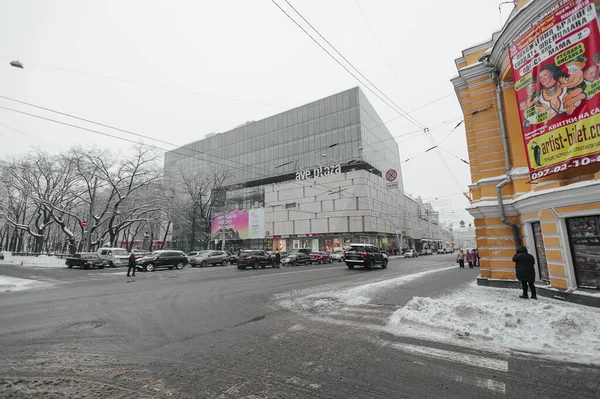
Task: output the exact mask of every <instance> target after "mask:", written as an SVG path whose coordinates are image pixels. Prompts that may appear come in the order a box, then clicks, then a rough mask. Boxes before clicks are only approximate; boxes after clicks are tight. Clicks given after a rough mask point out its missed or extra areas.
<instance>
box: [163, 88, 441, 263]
mask: <svg viewBox="0 0 600 399" xmlns="http://www.w3.org/2000/svg"><path fill="white" fill-rule="evenodd" d="M215 165H218V166H219V167H222V168H224V169H227V170H229V171H232V172H233V173H231V174H230V176H229V178H228V180H227V188H226V190H225V191H226V192H225V193H224V197H225V198H224V200H223V201H221V203H220V204H219V207H218V209H215V211H216V212H215V215H214V216H212V220H213V223H212V225H213V226H212V233H213V236H212V237H211V240H212V241H215V240H222V239H225V240H226V242H227V243H228V247H230V248H231V247H233V248H242V247H243V248H267V249H280V250H291V249H298V248H307V247H308V248H312V249H313V250H326V251H331V250H333V249H334V248H340V247H343V246H344V245H345V244H347V243H349V242H365V243H371V244H375V245H378V246H380V247H381V248H387V249H389V250H399V249H400V248H402V247H408V246H409V245H410V244H409V243H410V239H411V238H413V237H412V235H413V234H428V232H429V230H424V229H421V230H417V229H416V228H415V229H412V230H411V229H410V228H406V227H405V225H406V223H407V222H406V220H405V219H406V218H407V215H410V217H412V214H411V212H412V210H408V209H407V207H406V205H405V202H406V197H405V194H404V187H403V183H402V171H401V162H400V155H399V149H398V144H397V143H396V140H395V139H394V137H392V135H391V133H390V132H389V131H388V129H387V128H386V126H385V124H384V123H383V121H382V120H381V118H380V117H379V116H378V115H377V113H376V112H375V109H374V108H373V106H372V105H371V103H370V102H369V101H368V99H367V98H366V96H365V95H364V94H363V93H362V91H361V90H360V89H359V88H358V87H355V88H352V89H350V90H346V91H344V92H341V93H338V94H335V95H333V96H330V97H326V98H323V99H321V100H318V101H315V102H312V103H309V104H306V105H303V106H300V107H297V108H294V109H292V110H289V111H286V112H283V113H280V114H277V115H274V116H271V117H268V118H266V119H263V120H260V121H256V122H254V121H253V122H247V123H245V124H243V125H240V126H238V127H236V128H234V129H232V130H230V131H228V132H224V133H220V134H211V135H208V136H207V137H206V138H205V139H203V140H199V141H196V142H193V143H190V144H188V145H186V146H184V147H181V148H178V149H176V150H173V151H170V152H168V153H167V154H166V155H165V175H166V176H170V180H171V181H172V182H173V183H177V182H180V181H181V176H182V175H192V174H194V173H201V171H203V170H205V169H207V168H209V167H214V166H215ZM423 206H424V205H423V204H421V207H423ZM414 216H416V214H415V215H414ZM431 220H433V210H431ZM244 223H245V224H244ZM411 223H412V222H411ZM435 224H437V225H439V221H437V219H436V220H435ZM430 237H433V236H431V235H430ZM418 238H419V239H421V238H423V237H422V236H419V237H418Z"/></svg>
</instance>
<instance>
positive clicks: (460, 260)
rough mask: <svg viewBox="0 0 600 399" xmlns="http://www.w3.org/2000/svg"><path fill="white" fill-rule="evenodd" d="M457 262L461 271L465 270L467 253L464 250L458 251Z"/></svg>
mask: <svg viewBox="0 0 600 399" xmlns="http://www.w3.org/2000/svg"><path fill="white" fill-rule="evenodd" d="M456 262H457V263H458V266H459V267H460V268H461V269H464V268H465V253H464V252H463V250H462V249H461V250H459V251H458V255H456Z"/></svg>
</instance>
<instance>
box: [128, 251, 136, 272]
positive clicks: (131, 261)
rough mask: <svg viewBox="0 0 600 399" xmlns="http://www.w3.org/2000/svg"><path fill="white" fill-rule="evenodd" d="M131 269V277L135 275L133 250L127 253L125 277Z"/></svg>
mask: <svg viewBox="0 0 600 399" xmlns="http://www.w3.org/2000/svg"><path fill="white" fill-rule="evenodd" d="M131 270H133V277H135V255H134V254H133V252H131V253H130V254H129V267H128V268H127V277H129V272H130V271H131Z"/></svg>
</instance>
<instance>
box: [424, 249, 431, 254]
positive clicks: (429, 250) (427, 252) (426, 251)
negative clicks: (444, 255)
mask: <svg viewBox="0 0 600 399" xmlns="http://www.w3.org/2000/svg"><path fill="white" fill-rule="evenodd" d="M423 253H424V254H425V255H433V251H432V250H431V249H430V248H427V249H426V250H424V251H423Z"/></svg>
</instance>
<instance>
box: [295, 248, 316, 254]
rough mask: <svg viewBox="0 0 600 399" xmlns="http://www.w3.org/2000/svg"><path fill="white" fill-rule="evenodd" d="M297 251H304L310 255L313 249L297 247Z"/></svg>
mask: <svg viewBox="0 0 600 399" xmlns="http://www.w3.org/2000/svg"><path fill="white" fill-rule="evenodd" d="M296 251H298V252H302V253H304V254H307V255H308V254H310V253H311V252H312V249H310V248H300V249H297V250H296Z"/></svg>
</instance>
